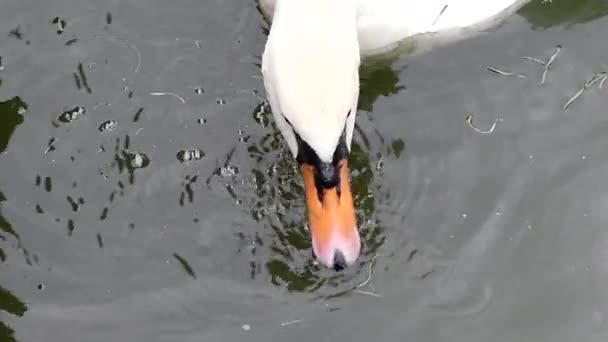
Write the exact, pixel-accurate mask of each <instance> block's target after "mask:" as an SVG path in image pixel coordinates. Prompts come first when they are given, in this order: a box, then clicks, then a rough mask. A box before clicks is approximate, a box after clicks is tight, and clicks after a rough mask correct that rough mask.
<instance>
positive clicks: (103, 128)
mask: <svg viewBox="0 0 608 342" xmlns="http://www.w3.org/2000/svg"><path fill="white" fill-rule="evenodd" d="M117 126H118V121H116V120H108V121H105V122H103V123H102V124H101V125H99V131H100V132H108V131H111V130H113V129H114V128H116V127H117Z"/></svg>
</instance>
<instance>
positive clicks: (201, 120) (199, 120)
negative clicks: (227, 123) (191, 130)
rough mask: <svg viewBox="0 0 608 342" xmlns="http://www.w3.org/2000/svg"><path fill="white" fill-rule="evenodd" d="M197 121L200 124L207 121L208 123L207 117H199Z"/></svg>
mask: <svg viewBox="0 0 608 342" xmlns="http://www.w3.org/2000/svg"><path fill="white" fill-rule="evenodd" d="M196 122H197V123H198V124H199V125H204V124H206V123H207V119H205V118H198V119H197V120H196Z"/></svg>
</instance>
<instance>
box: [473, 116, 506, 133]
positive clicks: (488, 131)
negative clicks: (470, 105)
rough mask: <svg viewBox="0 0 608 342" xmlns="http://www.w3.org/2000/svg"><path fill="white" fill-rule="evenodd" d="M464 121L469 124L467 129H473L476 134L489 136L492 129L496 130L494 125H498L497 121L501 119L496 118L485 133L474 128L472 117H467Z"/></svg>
mask: <svg viewBox="0 0 608 342" xmlns="http://www.w3.org/2000/svg"><path fill="white" fill-rule="evenodd" d="M466 120H467V123H468V124H469V127H471V128H472V129H474V130H475V131H476V132H477V133H481V134H490V133H492V132H494V129H495V128H496V124H497V123H498V121H502V118H500V117H498V118H496V120H494V123H493V124H492V126H491V127H490V129H489V130H487V131H484V130H482V129H480V128H478V127H477V126H475V124H474V123H473V115H469V116H467V118H466Z"/></svg>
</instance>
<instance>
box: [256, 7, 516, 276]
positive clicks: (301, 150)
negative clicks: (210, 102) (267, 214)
mask: <svg viewBox="0 0 608 342" xmlns="http://www.w3.org/2000/svg"><path fill="white" fill-rule="evenodd" d="M525 2H526V0H260V8H261V9H262V12H263V13H264V15H265V16H266V18H267V19H268V20H269V21H270V22H272V24H271V28H270V33H269V35H268V41H267V42H266V47H265V50H264V54H263V57H262V74H263V77H264V85H265V88H266V96H267V98H268V102H269V104H270V107H271V109H272V112H273V116H274V119H275V122H276V124H277V127H278V128H279V129H280V131H281V132H282V134H283V137H284V138H285V140H286V141H287V144H288V146H289V149H290V150H291V152H292V153H293V156H294V157H295V158H296V160H297V162H298V164H299V165H300V170H301V173H302V176H303V178H304V186H305V196H306V204H307V212H308V226H309V229H310V232H311V237H312V245H313V251H314V254H315V256H316V257H317V259H318V260H319V261H320V262H321V263H323V264H324V265H326V266H328V267H333V268H335V269H342V268H344V267H346V266H348V265H350V264H352V263H353V262H354V261H355V260H356V259H357V257H358V256H359V253H360V248H361V242H360V237H359V232H358V229H357V224H356V219H355V209H354V204H353V198H352V194H351V189H350V184H349V171H348V162H347V158H348V154H349V152H350V146H351V140H352V137H353V129H354V125H355V116H356V111H357V101H358V97H359V72H358V70H359V64H360V55H361V54H372V53H375V52H379V51H385V50H386V49H388V48H391V47H393V46H395V45H396V44H397V43H399V42H400V41H402V40H404V39H405V38H408V37H412V36H415V35H418V34H424V33H437V34H438V35H440V34H441V33H446V34H449V33H450V32H452V33H453V32H454V31H458V30H459V29H466V28H472V27H475V26H477V25H481V24H483V23H484V22H491V21H492V19H495V18H497V16H498V15H499V14H501V13H503V14H504V13H509V12H510V11H513V10H515V9H516V8H518V7H519V6H518V5H521V4H523V3H525Z"/></svg>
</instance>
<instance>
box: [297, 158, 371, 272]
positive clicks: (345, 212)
mask: <svg viewBox="0 0 608 342" xmlns="http://www.w3.org/2000/svg"><path fill="white" fill-rule="evenodd" d="M300 171H301V172H302V176H303V178H304V188H305V192H306V208H307V211H308V226H309V228H310V233H311V235H312V248H313V252H314V254H315V256H316V257H317V259H318V260H319V261H320V262H321V263H323V264H324V265H326V266H327V267H330V268H334V269H336V270H342V269H344V268H346V267H347V266H350V265H351V264H352V263H353V262H354V261H355V260H356V259H357V257H358V256H359V253H360V250H361V240H360V237H359V231H358V230H357V222H356V218H355V207H354V204H353V196H352V192H351V188H350V183H349V171H348V163H347V160H346V159H343V160H341V161H340V162H339V164H338V172H339V179H338V184H337V185H336V186H333V187H329V188H327V187H322V186H319V185H318V184H317V182H315V168H314V167H313V166H311V165H309V164H306V163H303V164H300Z"/></svg>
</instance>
